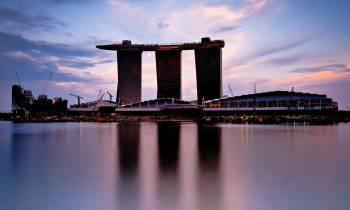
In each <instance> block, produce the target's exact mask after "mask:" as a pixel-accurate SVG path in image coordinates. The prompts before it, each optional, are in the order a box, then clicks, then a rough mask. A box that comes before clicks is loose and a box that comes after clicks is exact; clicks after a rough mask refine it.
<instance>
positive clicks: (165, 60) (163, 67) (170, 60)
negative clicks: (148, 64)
mask: <svg viewBox="0 0 350 210" xmlns="http://www.w3.org/2000/svg"><path fill="white" fill-rule="evenodd" d="M156 63H157V86H158V89H157V98H175V99H181V51H180V50H157V51H156Z"/></svg>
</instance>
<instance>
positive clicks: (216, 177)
mask: <svg viewBox="0 0 350 210" xmlns="http://www.w3.org/2000/svg"><path fill="white" fill-rule="evenodd" d="M349 136H350V124H340V125H336V126H285V125H254V126H252V125H229V124H219V125H197V124H195V123H159V124H157V123H136V124H114V123H111V124H102V123H47V124H25V123H23V124H12V123H10V122H0V209H1V210H2V209H3V210H7V209H9V210H56V209H57V210H62V209H65V210H70V209H71V210H79V209H81V210H90V209H91V210H99V209H101V210H112V209H122V210H124V209H125V210H127V209H130V210H137V209H146V210H148V209H149V210H156V209H159V210H162V209H167V210H172V209H174V210H175V209H198V210H202V209H204V210H205V209H208V210H220V209H230V210H231V209H259V210H260V209H270V210H271V209H349V206H350V138H349Z"/></svg>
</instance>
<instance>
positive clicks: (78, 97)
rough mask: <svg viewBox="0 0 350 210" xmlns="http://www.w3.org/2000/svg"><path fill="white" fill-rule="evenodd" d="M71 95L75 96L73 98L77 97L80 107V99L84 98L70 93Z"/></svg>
mask: <svg viewBox="0 0 350 210" xmlns="http://www.w3.org/2000/svg"><path fill="white" fill-rule="evenodd" d="M69 95H71V96H73V97H76V98H77V100H78V106H79V107H80V99H83V97H81V96H78V95H76V94H73V93H70V94H69Z"/></svg>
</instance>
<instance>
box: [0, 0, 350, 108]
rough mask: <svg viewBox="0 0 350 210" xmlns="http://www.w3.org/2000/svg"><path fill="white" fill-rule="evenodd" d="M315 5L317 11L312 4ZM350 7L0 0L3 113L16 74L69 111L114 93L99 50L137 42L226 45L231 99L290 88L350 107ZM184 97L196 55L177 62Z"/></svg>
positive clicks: (146, 89) (111, 64) (262, 0)
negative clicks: (78, 100)
mask: <svg viewBox="0 0 350 210" xmlns="http://www.w3.org/2000/svg"><path fill="white" fill-rule="evenodd" d="M316 2H317V3H316ZM349 19H350V2H349V1H346V0H334V1H329V0H318V1H312V0H231V1H228V0H217V1H205V0H190V1H176V0H169V1H161V0H155V1H151V0H150V1H142V0H129V1H126V0H86V1H84V0H75V1H73V0H72V1H71V0H40V1H39V0H38V1H29V0H17V1H16V0H15V1H13V0H11V1H10V0H2V2H1V5H0V69H1V70H0V71H1V77H0V78H1V79H0V98H1V100H0V111H9V110H10V108H11V107H10V106H11V96H10V94H11V91H10V90H11V85H12V84H13V83H16V81H17V79H16V73H15V72H16V71H17V72H18V74H19V76H20V80H21V83H22V85H23V86H24V87H25V88H27V89H32V90H33V93H34V95H36V96H37V95H39V94H41V93H42V91H43V89H44V85H45V82H46V80H47V77H48V76H49V74H50V72H53V76H52V79H51V81H50V83H49V86H48V89H47V92H46V93H47V94H48V95H49V97H54V96H61V97H64V98H67V99H68V100H69V101H70V102H71V103H75V98H73V97H71V96H69V95H68V94H69V93H75V94H78V95H81V96H83V97H84V100H94V99H95V98H96V96H97V94H98V92H99V89H102V90H103V91H109V92H111V93H113V94H115V92H116V84H117V81H118V78H117V65H116V54H115V53H113V52H112V51H102V50H98V49H96V48H95V45H96V44H111V43H116V42H120V41H121V40H124V39H129V40H132V42H134V43H174V42H192V41H200V39H201V37H205V36H210V37H211V38H212V39H223V40H225V43H226V45H225V48H224V49H223V83H224V84H223V90H224V94H226V95H229V89H228V85H231V87H232V89H233V92H234V95H240V94H247V93H251V92H252V91H253V89H254V84H256V86H257V91H258V92H262V91H272V90H291V88H292V86H294V89H295V91H303V92H313V93H325V94H327V95H328V96H329V97H332V98H334V99H335V100H337V101H338V102H339V105H340V108H341V109H348V106H350V94H348V93H347V90H350V41H349V37H350V27H349V23H348V20H349ZM142 56H143V57H142V59H143V64H142V65H143V70H142V71H143V75H142V88H143V89H142V98H143V99H151V98H155V97H156V69H155V56H154V52H144V53H143V55H142ZM182 87H183V89H182V96H183V99H185V100H192V99H195V98H196V82H195V63H194V53H193V52H191V51H185V52H183V54H182Z"/></svg>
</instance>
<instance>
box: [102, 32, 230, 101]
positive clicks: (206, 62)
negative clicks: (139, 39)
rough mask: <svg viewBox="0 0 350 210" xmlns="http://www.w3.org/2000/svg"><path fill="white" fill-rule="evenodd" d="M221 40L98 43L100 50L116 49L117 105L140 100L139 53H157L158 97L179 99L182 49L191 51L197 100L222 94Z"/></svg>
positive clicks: (207, 38)
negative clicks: (181, 42) (193, 60)
mask: <svg viewBox="0 0 350 210" xmlns="http://www.w3.org/2000/svg"><path fill="white" fill-rule="evenodd" d="M224 46H225V42H224V41H222V40H210V38H209V37H206V38H202V41H201V42H192V43H183V44H166V45H158V44H153V45H151V44H149V45H146V44H131V41H129V40H124V41H123V42H122V43H121V44H112V45H98V46H96V47H97V48H99V49H103V50H113V51H117V55H118V101H119V104H127V103H131V102H138V101H140V100H141V63H142V61H141V59H142V58H141V57H142V56H141V53H142V52H143V51H155V52H156V64H157V86H158V91H157V98H174V99H181V51H182V50H194V51H195V59H196V73H197V96H198V103H202V100H203V99H204V100H210V99H215V98H220V97H221V92H222V87H221V86H222V84H221V83H222V82H221V68H222V67H221V65H222V59H221V48H223V47H224Z"/></svg>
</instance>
